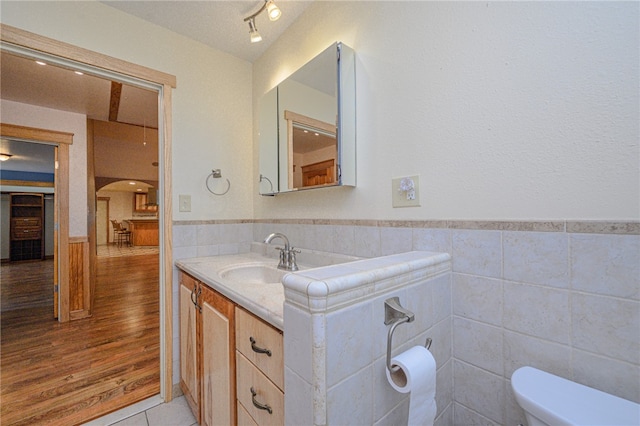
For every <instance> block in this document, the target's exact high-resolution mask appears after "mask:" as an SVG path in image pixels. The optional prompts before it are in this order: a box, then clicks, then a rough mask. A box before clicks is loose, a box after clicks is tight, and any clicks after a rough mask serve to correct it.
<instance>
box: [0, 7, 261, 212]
mask: <svg viewBox="0 0 640 426" xmlns="http://www.w3.org/2000/svg"><path fill="white" fill-rule="evenodd" d="M1 19H2V23H4V24H7V25H11V26H14V27H17V28H20V29H23V30H27V31H31V32H34V33H36V34H40V35H43V36H46V37H50V38H53V39H56V40H60V41H63V42H66V43H70V44H73V45H76V46H80V47H83V48H87V49H90V50H92V51H95V52H99V53H102V54H106V55H110V56H113V57H116V58H118V59H123V60H126V61H130V62H133V63H136V64H140V65H143V66H146V67H149V68H153V69H156V70H158V71H162V72H166V73H169V74H172V75H175V76H176V78H177V86H178V87H177V88H176V89H175V90H174V91H173V164H172V165H173V211H174V216H173V219H174V220H198V219H211V218H216V219H228V218H239V217H241V218H251V217H252V214H253V211H252V209H253V206H252V197H251V190H250V188H251V186H250V185H251V182H253V170H252V165H251V160H250V159H251V158H252V142H251V126H250V123H251V118H252V110H251V64H250V63H248V62H246V61H243V60H240V59H238V58H236V57H233V56H231V55H228V54H226V53H223V52H220V51H217V50H214V49H211V48H208V47H206V46H204V45H203V44H200V43H197V42H194V41H193V40H190V39H187V38H185V37H182V36H179V35H177V34H175V33H172V32H170V31H168V30H165V29H162V28H160V27H158V26H155V25H152V24H149V23H147V22H145V21H142V20H140V19H138V18H135V17H133V16H130V15H127V14H125V13H122V12H120V11H118V10H115V9H113V8H110V7H108V6H106V5H104V4H102V3H99V2H96V1H73V2H68V1H46V2H4V1H3V2H2V17H1ZM116 28H117V30H115V29H116ZM213 168H219V169H222V173H223V176H224V177H225V178H228V179H229V180H230V181H231V190H230V191H229V193H228V194H226V195H225V196H224V197H216V196H214V195H212V194H210V193H209V192H208V191H207V190H206V187H205V178H206V177H207V175H208V174H209V173H211V169H213ZM85 192H86V191H85ZM178 194H190V195H191V197H192V198H191V208H192V211H191V212H190V213H181V212H179V211H178Z"/></svg>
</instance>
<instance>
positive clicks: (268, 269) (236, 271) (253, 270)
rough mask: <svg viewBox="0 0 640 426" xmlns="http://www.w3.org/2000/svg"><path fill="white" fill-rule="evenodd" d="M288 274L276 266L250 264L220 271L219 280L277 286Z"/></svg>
mask: <svg viewBox="0 0 640 426" xmlns="http://www.w3.org/2000/svg"><path fill="white" fill-rule="evenodd" d="M288 272H289V271H283V270H282V269H278V268H277V267H276V265H273V266H272V265H267V264H264V263H252V264H243V265H235V266H231V267H229V268H225V269H223V270H221V271H220V272H219V274H220V278H223V279H228V280H233V281H241V282H244V283H247V284H276V283H277V284H279V283H280V281H281V280H282V277H284V276H285V274H287V273H288Z"/></svg>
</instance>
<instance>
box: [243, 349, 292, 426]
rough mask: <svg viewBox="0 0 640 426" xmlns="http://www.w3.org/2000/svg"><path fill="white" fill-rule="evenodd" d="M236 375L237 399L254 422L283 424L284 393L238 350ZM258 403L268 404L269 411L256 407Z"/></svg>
mask: <svg viewBox="0 0 640 426" xmlns="http://www.w3.org/2000/svg"><path fill="white" fill-rule="evenodd" d="M236 375H237V389H236V394H237V397H238V401H239V402H240V403H241V404H242V405H243V406H244V408H245V409H246V410H247V412H248V413H249V414H250V415H251V417H252V418H253V419H254V420H255V422H256V423H257V424H259V425H282V424H284V393H282V391H281V390H280V389H278V387H277V386H276V385H274V384H273V383H272V382H271V381H270V380H269V379H267V377H266V376H265V375H264V374H262V373H261V372H260V370H258V369H257V368H256V367H255V366H254V365H253V364H251V362H249V360H247V358H245V357H244V356H243V355H242V354H241V353H240V352H236ZM252 389H253V390H254V392H255V397H254V396H253V394H252V392H251V390H252ZM258 404H263V405H265V406H267V405H268V406H269V408H270V409H271V413H269V411H268V410H266V409H261V408H258V407H257V406H256V405H258Z"/></svg>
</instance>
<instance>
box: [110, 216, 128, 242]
mask: <svg viewBox="0 0 640 426" xmlns="http://www.w3.org/2000/svg"><path fill="white" fill-rule="evenodd" d="M111 224H112V225H113V240H114V242H115V243H117V244H118V247H122V244H123V243H126V244H127V245H128V246H130V245H131V231H129V230H127V229H126V228H123V227H122V224H121V223H119V222H118V221H116V220H112V221H111Z"/></svg>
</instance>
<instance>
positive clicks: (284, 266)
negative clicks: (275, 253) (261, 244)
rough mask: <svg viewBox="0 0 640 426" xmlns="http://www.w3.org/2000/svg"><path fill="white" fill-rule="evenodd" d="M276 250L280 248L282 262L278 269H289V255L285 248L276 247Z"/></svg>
mask: <svg viewBox="0 0 640 426" xmlns="http://www.w3.org/2000/svg"><path fill="white" fill-rule="evenodd" d="M276 250H280V262H279V263H278V269H287V257H288V256H289V255H288V254H287V252H286V251H285V250H284V248H280V247H276Z"/></svg>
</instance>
